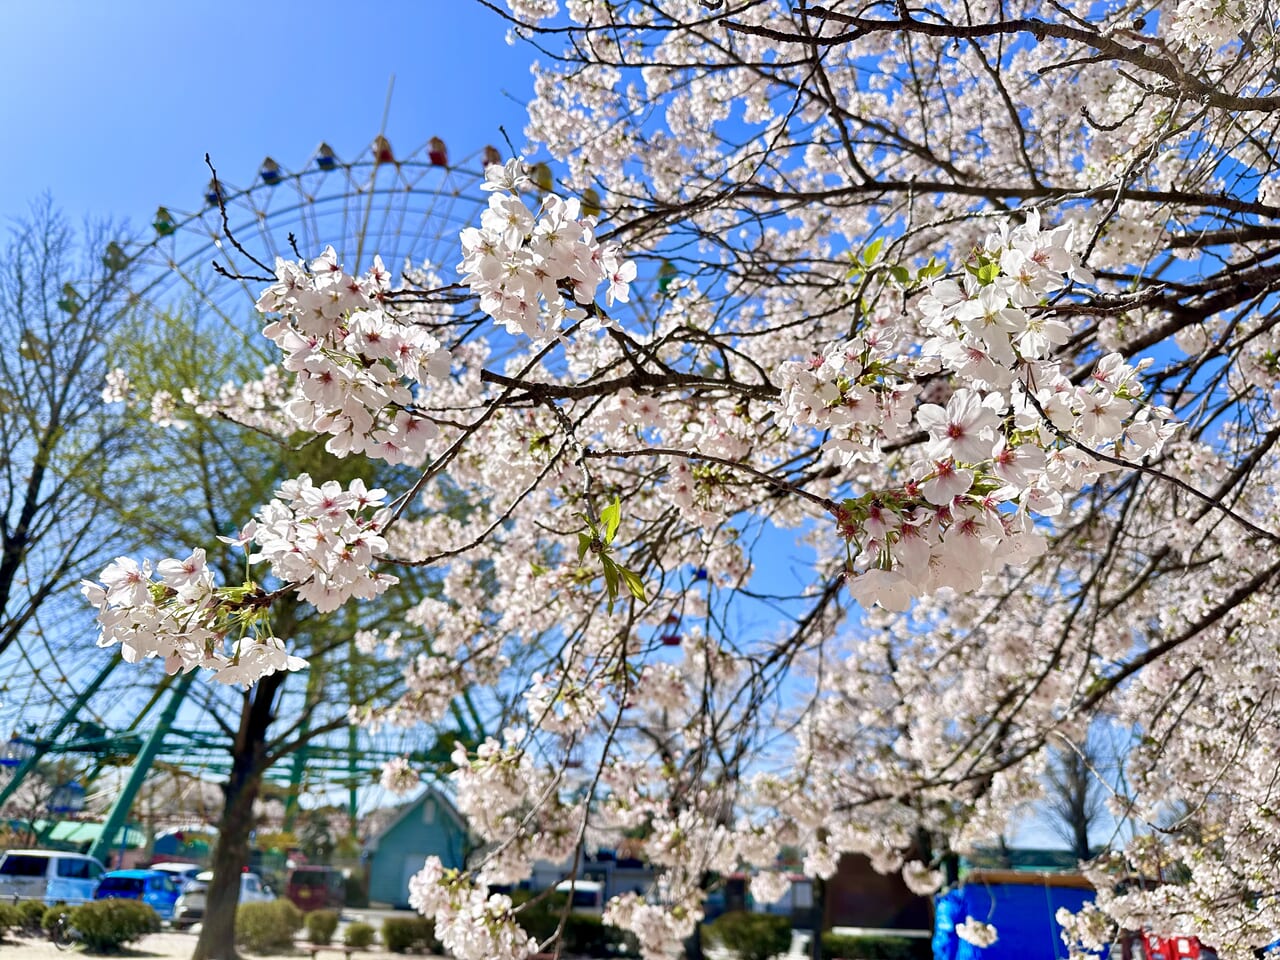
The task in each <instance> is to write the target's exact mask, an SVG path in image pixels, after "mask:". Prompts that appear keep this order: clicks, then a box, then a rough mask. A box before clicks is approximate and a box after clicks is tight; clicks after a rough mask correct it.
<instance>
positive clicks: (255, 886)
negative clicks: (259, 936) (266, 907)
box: [172, 870, 276, 930]
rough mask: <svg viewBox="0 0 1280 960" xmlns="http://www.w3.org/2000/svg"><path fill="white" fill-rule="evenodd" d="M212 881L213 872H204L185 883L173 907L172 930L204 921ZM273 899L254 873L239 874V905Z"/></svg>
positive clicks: (260, 879)
mask: <svg viewBox="0 0 1280 960" xmlns="http://www.w3.org/2000/svg"><path fill="white" fill-rule="evenodd" d="M212 880H213V871H212V870H205V871H203V872H201V873H197V874H196V875H195V878H194V879H192V880H188V881H187V885H186V886H185V887H183V888H182V893H181V894H180V895H179V896H178V902H177V903H175V904H174V905H173V921H172V923H173V927H174V929H176V930H184V929H186V928H187V927H190V926H193V925H195V924H197V923H199V922H200V921H202V920H203V919H204V902H205V895H206V894H207V893H208V891H209V884H210V882H211V881H212ZM274 899H276V895H275V893H274V892H273V891H272V890H271V888H270V887H268V886H267V885H266V884H264V883H263V882H262V878H261V877H260V876H258V875H257V874H256V873H242V874H240V902H241V903H260V902H262V901H266V900H274Z"/></svg>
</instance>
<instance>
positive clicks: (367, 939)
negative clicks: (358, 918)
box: [345, 923, 373, 947]
mask: <svg viewBox="0 0 1280 960" xmlns="http://www.w3.org/2000/svg"><path fill="white" fill-rule="evenodd" d="M345 942H346V944H347V946H348V947H367V946H369V945H370V944H372V943H373V927H371V926H369V925H368V924H367V923H353V924H351V925H350V926H348V927H347V937H346V941H345Z"/></svg>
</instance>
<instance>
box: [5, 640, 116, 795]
mask: <svg viewBox="0 0 1280 960" xmlns="http://www.w3.org/2000/svg"><path fill="white" fill-rule="evenodd" d="M123 662H124V661H123V660H122V659H121V658H120V657H118V656H115V657H112V658H111V660H110V662H109V663H108V664H107V665H106V666H105V667H103V668H102V669H101V670H99V671H98V675H97V676H96V677H94V678H93V680H91V681H90V682H89V685H88V686H87V687H85V688H84V689H83V690H81V691H80V694H79V695H78V696H77V697H76V699H75V702H74V703H72V704H71V706H70V707H69V708H68V709H67V710H65V711H63V714H62V716H61V717H60V718H59V719H58V722H57V723H56V724H54V726H53V729H52V730H50V731H49V735H48V736H47V737H43V738H41V739H39V740H36V741H35V742H34V743H33V744H32V745H31V746H32V748H33V749H32V752H31V755H30V756H28V757H27V758H26V759H25V760H23V761H22V763H21V764H19V765H18V767H17V769H15V770H14V771H13V776H11V777H10V778H9V782H8V783H6V784H5V785H4V787H3V788H2V789H0V806H2V805H3V804H4V802H5V801H6V800H8V799H9V798H10V797H11V796H13V794H14V793H15V792H16V791H17V789H18V787H20V786H22V782H23V781H24V780H26V779H27V777H28V775H30V773H31V771H33V770H34V769H35V768H36V765H37V764H38V763H39V762H40V761H41V760H43V759H44V757H45V755H46V754H47V753H48V752H49V750H50V748H52V746H53V744H54V743H55V741H57V739H58V737H60V736H62V734H63V732H64V731H65V730H66V729H67V727H69V726H71V724H72V723H74V722H75V720H76V717H77V716H78V715H79V713H80V711H81V710H83V709H84V708H85V706H86V705H87V704H88V702H89V700H90V698H92V697H93V695H94V694H95V693H97V692H98V688H99V687H101V686H102V685H103V683H105V682H106V680H107V677H109V676H111V672H112V671H113V670H115V668H116V667H118V666H119V665H120V664H121V663H123Z"/></svg>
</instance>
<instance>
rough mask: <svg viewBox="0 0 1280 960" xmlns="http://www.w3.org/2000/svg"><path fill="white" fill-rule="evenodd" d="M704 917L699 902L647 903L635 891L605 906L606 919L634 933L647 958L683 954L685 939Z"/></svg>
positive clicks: (670, 958) (673, 958)
mask: <svg viewBox="0 0 1280 960" xmlns="http://www.w3.org/2000/svg"><path fill="white" fill-rule="evenodd" d="M702 916H703V913H702V908H701V906H700V905H696V904H689V903H678V904H675V905H672V904H661V903H646V902H645V900H644V899H643V898H642V897H640V896H639V895H637V894H635V893H624V894H622V895H621V896H617V897H614V898H613V899H611V900H610V901H609V902H608V904H606V905H605V908H604V922H605V923H607V924H608V925H609V926H611V927H617V928H618V929H620V930H629V931H630V932H631V933H633V934H634V935H635V938H636V940H637V941H638V942H639V944H640V952H641V954H642V955H643V956H644V957H645V960H677V958H679V957H683V956H684V942H685V941H686V940H688V939H689V937H691V936H692V935H693V931H694V929H695V928H696V927H697V925H698V923H699V921H701V920H702Z"/></svg>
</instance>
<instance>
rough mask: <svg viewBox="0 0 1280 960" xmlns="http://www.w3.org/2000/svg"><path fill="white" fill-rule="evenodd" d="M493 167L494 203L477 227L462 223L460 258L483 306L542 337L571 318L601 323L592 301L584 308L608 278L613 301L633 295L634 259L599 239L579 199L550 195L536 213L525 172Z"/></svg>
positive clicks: (505, 322)
mask: <svg viewBox="0 0 1280 960" xmlns="http://www.w3.org/2000/svg"><path fill="white" fill-rule="evenodd" d="M511 163H512V164H518V163H519V161H511ZM490 170H491V171H494V174H493V177H492V178H491V182H490V183H489V184H486V186H490V187H493V188H494V189H493V192H492V193H491V195H490V197H489V207H488V209H487V210H485V211H484V212H483V213H482V214H481V217H480V226H479V227H466V228H464V229H463V231H462V233H461V239H462V262H461V263H459V264H458V270H459V272H460V273H462V275H463V277H462V282H463V283H464V284H466V286H467V287H468V288H469V289H470V290H471V292H472V293H473V294H475V295H476V296H477V297H479V300H480V309H481V310H483V311H484V312H485V313H486V314H488V315H489V316H490V317H492V318H493V319H494V320H496V321H497V322H498V323H499V324H501V325H502V326H503V327H504V328H505V329H506V330H507V331H508V332H510V333H523V334H525V335H526V336H528V337H530V338H531V339H533V340H535V341H542V340H546V339H548V338H549V337H552V336H554V335H555V332H556V331H557V330H559V329H560V327H561V326H563V325H564V324H565V323H566V322H577V321H581V320H587V321H589V322H588V324H587V326H588V328H589V327H591V326H594V325H598V324H599V323H600V322H601V320H600V316H599V314H598V312H596V311H595V309H594V307H593V308H592V310H591V311H587V310H584V309H583V307H586V306H590V305H592V304H594V302H595V298H596V291H597V290H598V289H599V287H600V285H601V284H602V283H603V284H605V285H606V287H605V301H606V303H607V304H608V305H609V306H613V304H614V303H615V302H620V303H626V302H627V301H628V299H629V297H630V284H631V281H633V280H634V279H635V277H636V266H635V264H634V263H633V262H631V261H630V260H624V259H623V257H622V253H621V250H620V248H619V247H618V245H617V244H616V243H608V242H606V243H601V242H600V241H599V240H597V239H596V236H595V218H594V217H588V216H583V214H582V208H581V204H580V203H579V202H578V201H577V200H576V199H568V200H566V199H563V198H561V197H558V196H556V195H555V194H547V195H545V196H544V197H543V198H542V201H541V204H540V205H539V207H538V209H537V211H536V212H535V211H533V210H530V209H529V207H528V206H526V205H525V202H524V199H523V198H522V197H521V195H520V193H519V192H518V187H519V186H521V185H522V180H521V179H520V177H521V175H520V174H519V173H515V172H513V171H512V170H509V169H507V168H497V167H490ZM566 296H568V297H569V299H568V300H566V299H565V298H566ZM571 303H572V305H571Z"/></svg>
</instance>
